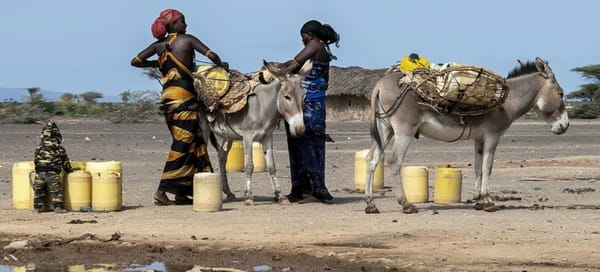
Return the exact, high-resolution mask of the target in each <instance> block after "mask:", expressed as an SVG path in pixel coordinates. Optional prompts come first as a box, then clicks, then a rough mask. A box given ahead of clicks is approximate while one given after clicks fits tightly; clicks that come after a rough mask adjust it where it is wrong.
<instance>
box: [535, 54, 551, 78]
mask: <svg viewBox="0 0 600 272" xmlns="http://www.w3.org/2000/svg"><path fill="white" fill-rule="evenodd" d="M535 67H536V68H537V70H538V72H539V73H540V75H541V76H543V77H544V78H548V77H549V76H550V75H549V74H548V69H547V68H548V64H547V63H546V62H545V61H544V60H543V59H541V58H540V57H536V58H535ZM551 72H552V71H550V73H551Z"/></svg>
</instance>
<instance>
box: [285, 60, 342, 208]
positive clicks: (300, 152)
mask: <svg viewBox="0 0 600 272" xmlns="http://www.w3.org/2000/svg"><path fill="white" fill-rule="evenodd" d="M328 80H329V62H319V61H313V66H312V69H311V71H310V72H309V73H308V75H306V77H305V78H304V80H303V81H302V87H303V88H304V90H305V92H306V96H305V98H304V124H305V126H306V132H305V134H304V135H303V136H300V137H292V136H291V135H290V130H289V126H288V124H287V123H286V132H287V141H288V152H289V158H290V171H291V179H292V193H291V194H290V197H294V198H297V199H302V198H303V197H302V194H311V195H313V196H315V197H316V198H318V199H319V200H331V199H333V197H332V196H331V194H329V191H328V190H327V187H326V186H325V109H326V108H325V106H326V105H325V91H326V90H327V86H328Z"/></svg>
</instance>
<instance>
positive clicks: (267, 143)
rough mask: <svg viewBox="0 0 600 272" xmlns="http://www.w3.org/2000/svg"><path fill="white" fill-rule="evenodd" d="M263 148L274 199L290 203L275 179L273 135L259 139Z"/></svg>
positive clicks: (281, 202)
mask: <svg viewBox="0 0 600 272" xmlns="http://www.w3.org/2000/svg"><path fill="white" fill-rule="evenodd" d="M261 144H262V146H263V149H264V151H265V153H266V154H265V159H266V161H267V172H268V173H269V177H270V178H271V186H272V187H273V194H274V195H275V201H278V202H279V204H282V205H291V203H290V201H289V200H288V199H287V197H286V196H285V195H282V194H281V187H280V186H279V182H278V181H277V168H276V167H275V159H274V158H273V137H272V135H271V136H270V137H266V138H264V139H263V140H262V141H261Z"/></svg>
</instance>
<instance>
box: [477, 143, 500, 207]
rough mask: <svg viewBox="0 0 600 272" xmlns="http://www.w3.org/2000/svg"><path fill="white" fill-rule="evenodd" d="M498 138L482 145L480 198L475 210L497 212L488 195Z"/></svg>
mask: <svg viewBox="0 0 600 272" xmlns="http://www.w3.org/2000/svg"><path fill="white" fill-rule="evenodd" d="M498 141H499V138H498V137H495V138H491V139H490V138H488V139H486V141H485V142H484V144H483V162H482V167H481V168H482V178H481V189H480V191H479V195H480V196H481V198H480V199H479V200H478V202H477V204H476V205H475V208H476V209H484V210H485V211H488V212H493V211H497V210H498V207H496V206H495V205H494V200H493V199H492V196H491V195H490V194H489V181H490V176H491V175H492V166H493V163H494V154H495V152H496V147H497V146H498Z"/></svg>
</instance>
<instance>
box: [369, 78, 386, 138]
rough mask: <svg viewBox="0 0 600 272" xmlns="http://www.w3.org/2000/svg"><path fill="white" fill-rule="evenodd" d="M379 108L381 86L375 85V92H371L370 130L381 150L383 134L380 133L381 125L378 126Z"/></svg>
mask: <svg viewBox="0 0 600 272" xmlns="http://www.w3.org/2000/svg"><path fill="white" fill-rule="evenodd" d="M378 110H379V88H378V86H377V85H375V88H373V92H372V93H371V111H370V114H369V116H370V117H371V124H370V130H371V138H372V139H373V140H375V143H377V147H378V148H379V150H383V141H382V140H381V134H379V127H378V123H379V121H380V120H379V118H380V117H379V114H377V112H378Z"/></svg>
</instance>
